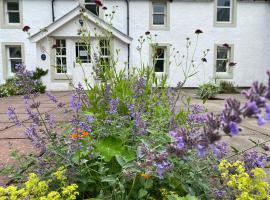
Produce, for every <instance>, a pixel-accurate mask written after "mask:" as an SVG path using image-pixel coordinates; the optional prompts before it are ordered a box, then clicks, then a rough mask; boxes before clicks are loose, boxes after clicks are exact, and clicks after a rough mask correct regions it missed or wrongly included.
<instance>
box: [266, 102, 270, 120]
mask: <svg viewBox="0 0 270 200" xmlns="http://www.w3.org/2000/svg"><path fill="white" fill-rule="evenodd" d="M265 113H266V117H265V119H266V120H267V121H270V104H266V105H265Z"/></svg>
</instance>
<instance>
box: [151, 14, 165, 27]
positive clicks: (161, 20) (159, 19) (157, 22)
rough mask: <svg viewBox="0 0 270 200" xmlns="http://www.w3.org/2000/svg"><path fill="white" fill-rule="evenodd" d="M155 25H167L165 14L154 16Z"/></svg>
mask: <svg viewBox="0 0 270 200" xmlns="http://www.w3.org/2000/svg"><path fill="white" fill-rule="evenodd" d="M153 24H155V25H163V24H165V16H164V15H163V14H154V15H153Z"/></svg>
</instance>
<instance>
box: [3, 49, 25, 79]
mask: <svg viewBox="0 0 270 200" xmlns="http://www.w3.org/2000/svg"><path fill="white" fill-rule="evenodd" d="M16 47H20V51H21V57H11V55H10V48H16ZM22 53H23V52H22V46H21V45H9V46H6V55H7V67H8V71H7V73H8V76H14V72H12V65H11V61H12V60H21V63H23V55H22Z"/></svg>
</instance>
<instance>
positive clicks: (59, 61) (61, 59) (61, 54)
mask: <svg viewBox="0 0 270 200" xmlns="http://www.w3.org/2000/svg"><path fill="white" fill-rule="evenodd" d="M55 58H56V60H55V62H56V73H58V74H63V73H67V51H66V40H56V55H55Z"/></svg>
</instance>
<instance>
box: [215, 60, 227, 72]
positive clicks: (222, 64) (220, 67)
mask: <svg viewBox="0 0 270 200" xmlns="http://www.w3.org/2000/svg"><path fill="white" fill-rule="evenodd" d="M226 66H227V62H226V60H217V69H216V70H217V72H226Z"/></svg>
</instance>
